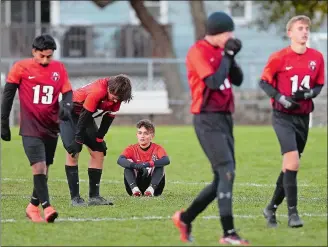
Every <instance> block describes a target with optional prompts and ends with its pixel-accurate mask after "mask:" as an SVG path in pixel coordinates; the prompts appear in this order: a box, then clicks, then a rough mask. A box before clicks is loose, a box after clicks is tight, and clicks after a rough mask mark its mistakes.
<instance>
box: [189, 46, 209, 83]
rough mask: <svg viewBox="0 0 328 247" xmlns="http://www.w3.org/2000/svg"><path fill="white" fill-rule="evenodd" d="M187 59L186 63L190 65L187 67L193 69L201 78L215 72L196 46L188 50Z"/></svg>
mask: <svg viewBox="0 0 328 247" xmlns="http://www.w3.org/2000/svg"><path fill="white" fill-rule="evenodd" d="M187 60H188V63H187V64H190V65H191V66H192V68H188V69H191V70H193V71H195V72H196V73H197V75H198V76H199V78H200V79H201V80H203V79H205V78H206V77H208V76H210V75H212V74H214V72H215V71H214V69H213V67H212V65H211V63H210V61H208V60H207V59H206V58H205V57H204V55H203V54H202V52H201V51H200V50H199V49H198V48H197V47H194V48H192V49H191V50H190V52H189V54H188V56H187Z"/></svg>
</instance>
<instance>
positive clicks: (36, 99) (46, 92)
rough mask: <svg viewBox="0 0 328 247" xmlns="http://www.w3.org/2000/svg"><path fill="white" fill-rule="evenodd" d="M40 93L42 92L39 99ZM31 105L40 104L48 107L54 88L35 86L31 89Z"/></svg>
mask: <svg viewBox="0 0 328 247" xmlns="http://www.w3.org/2000/svg"><path fill="white" fill-rule="evenodd" d="M40 92H42V94H44V95H42V96H41V97H40ZM33 93H34V96H33V103H34V104H39V103H40V102H41V104H44V105H50V104H51V103H52V99H53V95H54V87H53V86H42V87H41V85H36V86H34V87H33Z"/></svg>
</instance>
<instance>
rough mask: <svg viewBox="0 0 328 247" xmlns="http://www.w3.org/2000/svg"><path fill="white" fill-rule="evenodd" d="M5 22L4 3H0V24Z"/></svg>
mask: <svg viewBox="0 0 328 247" xmlns="http://www.w3.org/2000/svg"><path fill="white" fill-rule="evenodd" d="M5 22H6V2H5V1H1V23H5Z"/></svg>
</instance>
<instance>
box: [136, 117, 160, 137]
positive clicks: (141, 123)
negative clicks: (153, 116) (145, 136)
mask: <svg viewBox="0 0 328 247" xmlns="http://www.w3.org/2000/svg"><path fill="white" fill-rule="evenodd" d="M136 127H137V129H140V128H141V127H145V128H146V130H148V131H149V132H151V133H153V134H155V125H154V124H153V123H152V122H151V121H150V120H148V119H142V120H140V121H139V122H138V123H137V124H136Z"/></svg>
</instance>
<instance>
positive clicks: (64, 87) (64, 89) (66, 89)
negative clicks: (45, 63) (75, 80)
mask: <svg viewBox="0 0 328 247" xmlns="http://www.w3.org/2000/svg"><path fill="white" fill-rule="evenodd" d="M62 70H63V76H64V78H63V81H64V82H63V85H62V88H61V91H60V92H61V93H62V94H64V93H67V92H69V91H72V85H71V82H70V81H69V79H68V73H67V70H66V68H65V66H64V65H62Z"/></svg>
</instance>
